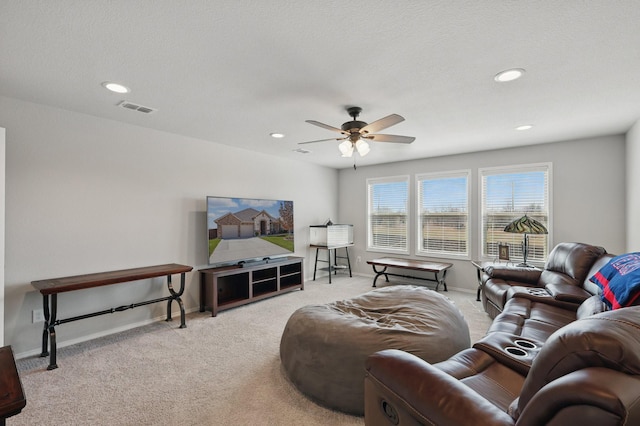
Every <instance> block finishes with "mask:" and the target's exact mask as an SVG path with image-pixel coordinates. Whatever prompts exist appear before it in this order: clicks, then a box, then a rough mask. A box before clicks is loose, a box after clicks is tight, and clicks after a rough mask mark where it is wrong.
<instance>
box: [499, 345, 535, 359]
mask: <svg viewBox="0 0 640 426" xmlns="http://www.w3.org/2000/svg"><path fill="white" fill-rule="evenodd" d="M504 351H505V352H506V353H508V354H509V355H513V356H515V357H519V358H521V357H526V356H527V355H529V352H527V351H525V350H524V349H522V348H517V347H515V346H507V347H506V348H504Z"/></svg>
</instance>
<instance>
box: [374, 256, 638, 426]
mask: <svg viewBox="0 0 640 426" xmlns="http://www.w3.org/2000/svg"><path fill="white" fill-rule="evenodd" d="M612 257H613V256H612V255H609V254H607V253H606V251H605V250H604V249H603V248H601V247H596V246H590V245H587V244H580V243H563V244H560V245H558V246H557V247H556V248H554V250H553V251H552V253H550V255H549V259H548V261H547V264H546V265H545V268H544V270H541V271H540V270H538V271H532V270H524V269H523V270H518V269H516V270H514V269H506V268H494V269H493V270H487V273H486V274H485V277H484V287H483V290H484V291H486V295H484V296H483V302H485V306H489V309H487V311H488V313H489V314H490V315H491V316H492V317H495V318H494V322H493V324H492V325H491V327H490V329H489V331H488V333H487V335H486V336H485V337H484V338H483V339H481V340H480V341H478V342H476V343H475V344H474V345H473V347H472V348H470V349H466V350H463V351H461V352H459V353H457V354H456V355H454V356H453V357H451V358H449V359H448V360H446V361H443V362H440V363H437V364H429V363H427V362H425V361H423V360H421V359H420V358H417V357H415V356H413V355H411V354H408V353H406V352H402V351H397V350H387V351H382V352H378V353H376V354H374V355H373V356H371V357H370V358H369V359H368V360H367V364H366V369H367V375H366V377H365V424H367V425H376V426H377V425H393V424H400V425H419V424H421V425H545V424H549V425H570V424H577V425H581V426H582V425H584V426H586V425H636V424H640V307H639V306H633V307H627V308H620V309H616V310H610V311H607V308H606V306H605V305H604V304H603V303H602V301H601V298H600V296H599V292H600V289H599V287H597V286H596V285H595V284H593V283H591V282H590V281H589V277H591V276H592V275H593V274H594V273H595V272H597V271H598V270H599V269H600V267H602V266H604V265H605V264H607V263H608V262H609V260H610V259H611V258H612Z"/></svg>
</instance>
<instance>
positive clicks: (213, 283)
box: [200, 256, 304, 317]
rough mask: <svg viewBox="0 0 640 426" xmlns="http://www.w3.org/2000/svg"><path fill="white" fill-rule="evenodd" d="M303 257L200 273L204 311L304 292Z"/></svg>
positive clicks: (213, 269)
mask: <svg viewBox="0 0 640 426" xmlns="http://www.w3.org/2000/svg"><path fill="white" fill-rule="evenodd" d="M303 261H304V258H302V257H293V256H290V257H283V258H276V259H271V260H269V261H268V262H267V263H260V264H256V265H251V264H250V263H249V264H244V266H240V265H231V266H222V267H219V268H205V269H201V270H200V312H204V311H205V310H210V311H211V316H213V317H215V316H216V315H218V312H219V311H223V310H225V309H231V308H235V307H236V306H241V305H245V304H247V303H251V302H256V301H258V300H262V299H266V298H267V297H273V296H277V295H279V294H283V293H287V292H289V291H293V290H297V289H300V290H304V273H303V272H304V271H303V266H302V263H303Z"/></svg>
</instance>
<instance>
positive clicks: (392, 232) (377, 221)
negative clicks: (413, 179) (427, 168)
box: [367, 176, 409, 253]
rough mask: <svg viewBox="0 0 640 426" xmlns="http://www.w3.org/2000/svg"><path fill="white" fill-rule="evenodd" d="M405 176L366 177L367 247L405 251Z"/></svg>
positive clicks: (389, 250)
mask: <svg viewBox="0 0 640 426" xmlns="http://www.w3.org/2000/svg"><path fill="white" fill-rule="evenodd" d="M408 205H409V176H398V177H390V178H379V179H367V230H368V232H367V234H368V235H367V249H368V250H373V251H385V252H395V253H408V252H409V245H408V227H407V214H408Z"/></svg>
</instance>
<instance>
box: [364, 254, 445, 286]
mask: <svg viewBox="0 0 640 426" xmlns="http://www.w3.org/2000/svg"><path fill="white" fill-rule="evenodd" d="M367 263H368V264H369V265H371V266H373V272H375V273H376V276H375V278H374V279H373V287H375V286H376V281H377V280H378V278H379V277H380V276H381V275H384V277H385V279H386V281H387V282H389V275H391V276H394V277H402V278H412V279H416V280H424V281H431V282H434V283H436V291H438V287H440V284H442V286H443V287H444V291H448V290H447V283H446V281H445V277H446V276H447V269H449V268H451V267H452V266H453V264H451V263H440V262H424V261H421V260H413V259H396V258H393V257H383V258H380V259H374V260H367ZM376 266H382V270H380V271H379V270H378V269H376ZM387 268H399V269H409V270H413V271H420V272H430V273H433V274H434V276H435V277H434V278H426V277H417V276H414V275H399V274H392V273H390V272H387Z"/></svg>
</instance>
